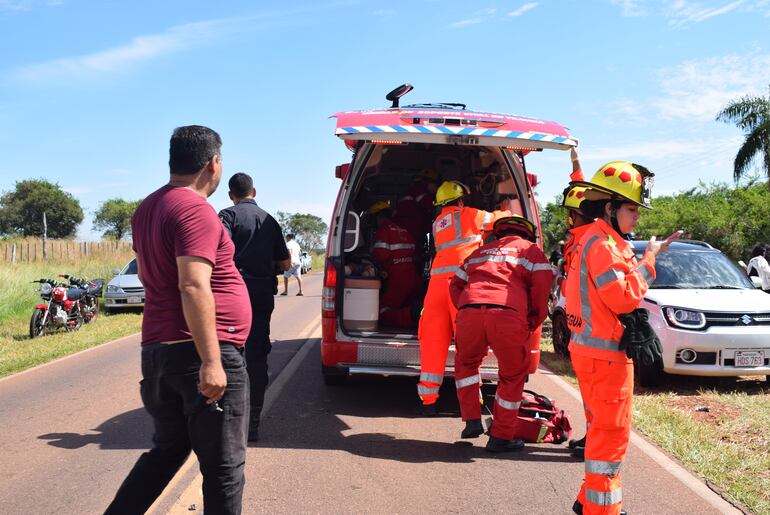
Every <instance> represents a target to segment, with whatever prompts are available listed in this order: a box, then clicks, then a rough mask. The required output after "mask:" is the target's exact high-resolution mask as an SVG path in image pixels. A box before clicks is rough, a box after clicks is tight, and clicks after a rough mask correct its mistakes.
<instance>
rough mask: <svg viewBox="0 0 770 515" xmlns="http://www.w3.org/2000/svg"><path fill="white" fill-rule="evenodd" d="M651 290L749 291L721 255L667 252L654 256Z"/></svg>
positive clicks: (747, 284) (679, 251)
mask: <svg viewBox="0 0 770 515" xmlns="http://www.w3.org/2000/svg"><path fill="white" fill-rule="evenodd" d="M655 271H656V278H655V282H654V283H653V284H652V286H651V288H713V289H721V288H724V289H736V288H737V289H744V288H752V285H751V283H750V282H749V280H748V279H747V278H746V276H745V275H744V274H742V273H741V272H740V270H738V269H737V268H736V267H735V265H733V264H732V262H730V260H729V259H727V257H726V256H725V255H724V254H722V253H721V252H713V251H711V252H692V251H684V250H669V251H668V252H666V253H664V254H661V255H659V256H658V258H657V260H656V263H655Z"/></svg>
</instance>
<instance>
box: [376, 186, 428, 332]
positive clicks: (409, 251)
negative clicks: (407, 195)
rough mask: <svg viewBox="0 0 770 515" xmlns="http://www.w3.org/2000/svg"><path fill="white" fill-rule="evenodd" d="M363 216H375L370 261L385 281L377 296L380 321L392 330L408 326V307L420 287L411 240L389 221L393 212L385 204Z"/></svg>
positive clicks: (409, 325)
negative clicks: (385, 283)
mask: <svg viewBox="0 0 770 515" xmlns="http://www.w3.org/2000/svg"><path fill="white" fill-rule="evenodd" d="M367 214H369V215H373V216H376V217H377V230H376V231H375V233H374V248H373V250H372V259H374V261H375V262H376V263H377V264H378V265H379V266H380V268H381V269H382V271H383V272H384V273H385V278H386V280H387V287H386V288H385V290H384V291H383V293H382V295H381V296H380V316H379V319H380V322H381V323H382V324H383V325H387V326H392V327H411V326H412V324H413V323H414V321H413V320H412V313H411V312H412V309H411V304H412V301H413V300H414V297H415V295H416V294H417V290H418V288H419V285H420V276H419V275H418V274H417V267H416V264H415V243H414V238H412V236H411V235H410V234H409V232H407V231H406V229H403V228H402V227H400V226H399V225H397V224H396V223H395V222H394V221H393V220H392V219H391V216H392V214H393V210H392V208H391V207H390V203H389V202H385V201H379V202H375V203H374V204H372V205H371V206H370V207H369V209H368V210H367Z"/></svg>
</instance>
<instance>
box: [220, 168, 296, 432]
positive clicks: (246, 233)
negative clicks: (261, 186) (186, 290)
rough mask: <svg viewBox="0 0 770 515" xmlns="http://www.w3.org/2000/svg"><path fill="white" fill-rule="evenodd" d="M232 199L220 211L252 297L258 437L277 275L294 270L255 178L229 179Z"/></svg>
mask: <svg viewBox="0 0 770 515" xmlns="http://www.w3.org/2000/svg"><path fill="white" fill-rule="evenodd" d="M228 185H229V186H230V199H231V200H232V201H233V204H235V205H234V206H233V207H228V208H227V209H223V210H222V211H220V212H219V219H220V220H222V224H224V226H225V229H227V231H228V232H229V233H230V236H231V238H232V239H233V243H234V244H235V266H236V267H237V268H238V270H239V271H240V273H241V275H242V276H243V281H244V282H245V283H246V288H247V289H248V290H249V299H250V300H251V331H250V332H249V337H248V339H247V340H246V370H247V371H248V373H249V383H250V388H251V415H250V418H249V441H250V442H255V441H257V439H258V438H259V418H260V415H261V413H262V404H263V403H264V400H265V389H266V388H267V382H268V377H267V356H268V354H270V349H271V345H270V316H271V315H272V313H273V307H274V299H273V295H275V294H276V293H277V292H278V278H277V277H276V274H277V273H278V272H282V271H284V270H288V269H289V265H290V259H289V251H288V250H287V249H286V243H285V241H284V239H283V233H282V232H281V226H280V225H278V222H276V221H275V218H273V217H272V216H270V214H268V213H267V212H266V211H264V210H263V209H261V208H260V207H259V206H257V203H256V202H255V201H254V197H255V196H256V194H257V192H256V190H255V189H254V183H253V181H252V180H251V177H249V176H248V175H246V174H245V173H237V174H235V175H233V176H232V177H231V178H230V182H229V183H228Z"/></svg>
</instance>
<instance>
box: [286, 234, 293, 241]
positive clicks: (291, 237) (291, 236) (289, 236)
mask: <svg viewBox="0 0 770 515" xmlns="http://www.w3.org/2000/svg"><path fill="white" fill-rule="evenodd" d="M286 239H287V240H293V239H294V235H293V234H292V233H289V234H287V235H286Z"/></svg>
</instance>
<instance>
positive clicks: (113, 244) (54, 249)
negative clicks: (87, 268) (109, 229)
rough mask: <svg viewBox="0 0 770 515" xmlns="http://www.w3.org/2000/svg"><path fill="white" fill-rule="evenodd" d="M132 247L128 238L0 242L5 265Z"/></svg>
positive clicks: (109, 252) (82, 256)
mask: <svg viewBox="0 0 770 515" xmlns="http://www.w3.org/2000/svg"><path fill="white" fill-rule="evenodd" d="M130 250H131V242H129V241H123V240H120V241H116V240H104V241H74V240H47V241H46V242H43V240H42V239H39V238H26V239H19V240H11V241H0V262H2V263H4V264H12V265H14V264H17V263H35V262H39V261H62V260H67V261H70V260H73V259H89V258H92V257H93V258H97V257H101V256H109V255H113V254H122V253H125V252H127V251H130Z"/></svg>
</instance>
